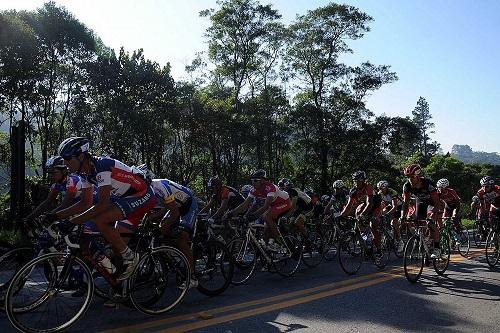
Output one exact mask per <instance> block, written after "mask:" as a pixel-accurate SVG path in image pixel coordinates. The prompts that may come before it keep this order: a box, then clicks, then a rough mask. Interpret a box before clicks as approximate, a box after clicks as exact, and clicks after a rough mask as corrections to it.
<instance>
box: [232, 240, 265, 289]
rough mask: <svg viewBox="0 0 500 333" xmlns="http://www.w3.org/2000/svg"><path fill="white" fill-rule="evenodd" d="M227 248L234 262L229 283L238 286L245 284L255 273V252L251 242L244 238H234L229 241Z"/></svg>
mask: <svg viewBox="0 0 500 333" xmlns="http://www.w3.org/2000/svg"><path fill="white" fill-rule="evenodd" d="M227 248H228V250H229V252H230V253H231V255H232V256H233V261H234V272H233V278H232V279H231V283H232V284H234V285H240V284H243V283H245V282H247V281H248V280H249V279H250V277H251V276H252V275H253V273H254V272H255V266H256V265H257V257H258V256H257V252H256V249H255V246H254V245H253V243H252V242H249V241H247V239H246V238H235V239H233V240H232V241H230V242H229V243H228V245H227Z"/></svg>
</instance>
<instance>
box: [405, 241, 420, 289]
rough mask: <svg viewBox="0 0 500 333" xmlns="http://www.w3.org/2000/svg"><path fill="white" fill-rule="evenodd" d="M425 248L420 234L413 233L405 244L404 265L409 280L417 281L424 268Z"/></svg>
mask: <svg viewBox="0 0 500 333" xmlns="http://www.w3.org/2000/svg"><path fill="white" fill-rule="evenodd" d="M424 257H425V249H424V246H423V245H422V244H420V236H419V235H413V236H412V237H410V239H409V240H408V241H407V242H406V244H405V250H404V259H403V267H404V271H405V276H406V279H407V280H408V281H410V282H411V283H415V282H417V281H418V279H419V278H420V275H422V270H423V269H424Z"/></svg>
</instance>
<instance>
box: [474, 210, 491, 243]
mask: <svg viewBox="0 0 500 333" xmlns="http://www.w3.org/2000/svg"><path fill="white" fill-rule="evenodd" d="M472 228H473V229H472V238H473V239H474V244H476V246H478V247H479V246H481V243H482V242H484V241H486V238H487V237H488V220H487V218H483V217H481V218H479V219H476V220H475V221H474V226H473V227H472Z"/></svg>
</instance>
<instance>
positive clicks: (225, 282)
mask: <svg viewBox="0 0 500 333" xmlns="http://www.w3.org/2000/svg"><path fill="white" fill-rule="evenodd" d="M193 255H194V261H195V262H194V266H195V276H196V277H197V279H198V291H199V292H201V293H202V294H204V295H207V296H216V295H219V294H221V293H223V292H224V290H226V289H227V288H228V287H229V285H230V284H231V280H232V278H233V272H234V261H233V257H232V255H231V254H230V253H229V251H228V249H227V248H226V246H225V245H224V243H221V242H219V241H208V242H206V243H203V244H201V243H198V244H197V245H196V248H195V250H194V253H193Z"/></svg>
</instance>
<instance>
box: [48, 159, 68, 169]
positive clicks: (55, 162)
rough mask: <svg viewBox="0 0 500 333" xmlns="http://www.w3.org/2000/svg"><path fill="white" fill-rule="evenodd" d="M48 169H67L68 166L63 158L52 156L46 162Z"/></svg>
mask: <svg viewBox="0 0 500 333" xmlns="http://www.w3.org/2000/svg"><path fill="white" fill-rule="evenodd" d="M45 167H46V168H47V169H66V164H65V163H64V159H63V158H62V157H61V156H52V157H51V158H49V159H48V160H47V162H45Z"/></svg>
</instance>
